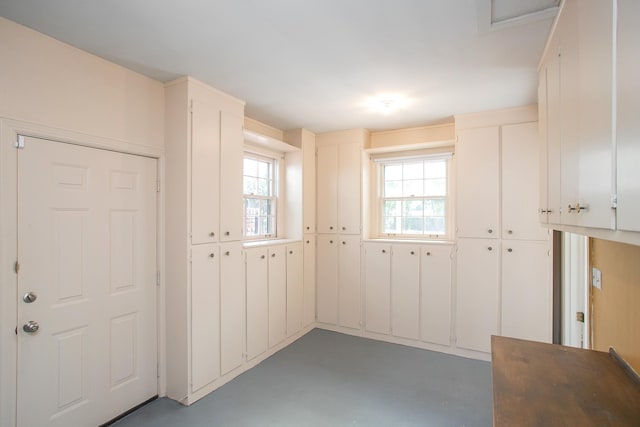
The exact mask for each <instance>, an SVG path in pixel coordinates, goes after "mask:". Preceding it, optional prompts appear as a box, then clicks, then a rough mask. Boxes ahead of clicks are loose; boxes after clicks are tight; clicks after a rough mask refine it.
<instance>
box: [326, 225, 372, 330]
mask: <svg viewBox="0 0 640 427" xmlns="http://www.w3.org/2000/svg"><path fill="white" fill-rule="evenodd" d="M317 242H318V244H317V247H316V250H317V264H316V268H317V270H316V272H317V275H316V286H317V293H316V298H317V302H316V303H317V316H318V322H321V323H328V324H332V325H338V326H342V327H346V328H352V329H360V322H361V313H360V311H361V310H360V306H361V293H360V236H359V235H334V234H319V235H317Z"/></svg>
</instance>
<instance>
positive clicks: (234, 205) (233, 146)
mask: <svg viewBox="0 0 640 427" xmlns="http://www.w3.org/2000/svg"><path fill="white" fill-rule="evenodd" d="M243 120H244V118H243V117H238V116H236V115H234V114H231V113H229V112H226V111H223V112H222V113H221V118H220V206H221V207H223V208H222V209H221V210H220V232H221V233H222V235H221V236H220V240H221V241H227V242H228V241H235V240H242V217H243V215H242V157H243V153H244V151H243V150H244V149H243V147H244V137H243V136H242V128H243Z"/></svg>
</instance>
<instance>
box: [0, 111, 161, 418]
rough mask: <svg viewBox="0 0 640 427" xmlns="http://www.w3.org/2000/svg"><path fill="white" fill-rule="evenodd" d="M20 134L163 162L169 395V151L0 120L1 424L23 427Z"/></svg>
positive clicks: (158, 256) (158, 212) (158, 252)
mask: <svg viewBox="0 0 640 427" xmlns="http://www.w3.org/2000/svg"><path fill="white" fill-rule="evenodd" d="M18 135H23V136H30V137H35V138H42V139H46V140H50V141H54V142H59V143H66V144H74V145H79V146H83V147H89V148H97V149H102V150H108V151H114V152H119V153H123V154H133V155H137V156H144V157H150V158H153V159H156V160H157V165H158V167H157V175H158V180H159V182H160V186H161V187H160V189H161V191H160V192H159V193H158V198H157V205H156V217H157V221H156V265H157V269H158V271H159V274H160V285H159V287H158V289H157V293H156V300H157V312H156V313H157V314H156V321H157V327H158V328H157V331H158V332H157V334H158V337H157V338H158V395H160V396H164V395H165V394H166V356H165V331H166V324H165V280H164V277H165V261H164V260H165V245H164V237H165V236H164V224H165V213H164V207H165V196H164V191H162V187H163V186H164V183H165V179H164V178H165V162H166V159H165V154H164V149H163V148H158V147H153V146H148V145H145V144H140V143H137V142H127V141H122V140H116V139H111V138H105V137H99V136H94V135H88V134H83V133H80V132H75V131H70V130H63V129H56V128H52V127H48V126H43V125H39V124H35V123H30V122H25V121H20V120H14V119H9V118H3V117H0V206H1V207H2V208H1V209H0V414H1V415H0V424H1V425H3V426H4V425H6V426H16V425H17V424H16V423H17V409H16V408H17V351H18V340H17V334H16V332H15V328H17V319H18V292H17V275H16V273H15V270H14V267H15V262H16V260H17V257H18V251H17V243H18V230H17V224H18V223H17V220H18V218H17V209H18V203H17V202H18V193H17V187H18V185H17V177H18V150H17V148H16V145H15V143H16V141H17V138H18Z"/></svg>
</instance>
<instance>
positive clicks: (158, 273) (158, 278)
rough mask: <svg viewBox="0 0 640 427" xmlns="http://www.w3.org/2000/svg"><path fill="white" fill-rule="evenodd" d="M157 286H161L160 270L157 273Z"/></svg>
mask: <svg viewBox="0 0 640 427" xmlns="http://www.w3.org/2000/svg"><path fill="white" fill-rule="evenodd" d="M156 286H160V270H157V271H156Z"/></svg>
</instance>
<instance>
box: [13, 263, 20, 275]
mask: <svg viewBox="0 0 640 427" xmlns="http://www.w3.org/2000/svg"><path fill="white" fill-rule="evenodd" d="M13 269H14V271H15V272H16V274H18V273H20V263H19V262H18V261H16V263H15V264H14V265H13Z"/></svg>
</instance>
